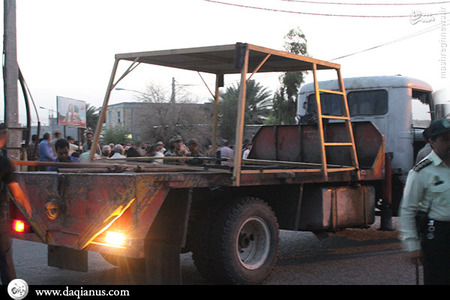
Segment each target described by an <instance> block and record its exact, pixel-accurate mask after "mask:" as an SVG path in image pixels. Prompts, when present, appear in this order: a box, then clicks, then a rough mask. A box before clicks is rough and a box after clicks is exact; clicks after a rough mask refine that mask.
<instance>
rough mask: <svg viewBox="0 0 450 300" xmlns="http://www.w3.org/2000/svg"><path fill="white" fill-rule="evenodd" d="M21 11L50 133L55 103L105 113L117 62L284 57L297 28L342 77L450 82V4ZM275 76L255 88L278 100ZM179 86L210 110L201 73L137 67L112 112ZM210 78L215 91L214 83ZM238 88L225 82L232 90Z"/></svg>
mask: <svg viewBox="0 0 450 300" xmlns="http://www.w3.org/2000/svg"><path fill="white" fill-rule="evenodd" d="M325 2H326V3H325ZM424 3H428V4H429V3H434V4H431V5H426V4H424ZM350 4H354V5H350ZM356 4H365V5H356ZM367 4H372V5H367ZM381 4H389V5H381ZM400 4H402V5H400ZM16 6H17V9H16V16H17V56H18V63H19V66H20V68H21V70H22V73H23V75H24V77H25V80H26V82H27V85H28V87H29V89H30V91H31V94H32V97H33V99H34V102H35V103H36V106H37V107H40V106H42V107H45V108H46V109H38V113H39V118H40V120H41V123H44V124H45V123H47V122H48V120H47V118H48V115H49V114H50V113H51V111H52V110H56V96H63V97H68V98H72V99H77V100H83V101H86V102H87V103H89V104H90V105H93V106H96V107H100V106H102V104H103V99H104V96H105V92H106V88H107V84H108V82H109V78H110V75H111V70H112V67H113V63H114V55H115V54H116V53H126V52H136V51H151V50H166V49H177V48H189V47H201V46H213V45H225V44H234V43H236V42H244V43H250V44H255V45H259V46H264V47H268V48H273V49H277V50H283V40H284V36H285V35H286V34H287V33H288V31H289V30H290V29H293V28H300V29H301V30H302V31H303V33H304V34H305V36H306V39H307V44H308V52H309V55H310V56H312V57H314V58H318V59H323V60H330V61H332V62H335V63H339V64H341V66H342V74H343V76H344V77H354V76H373V75H397V74H401V75H405V76H410V77H414V78H418V79H421V80H423V81H426V82H427V83H429V84H430V85H431V86H432V87H433V89H434V90H439V89H442V88H445V87H447V86H449V82H450V61H447V59H448V58H447V57H448V54H449V50H448V48H447V43H448V41H449V40H450V32H449V30H448V29H449V26H448V25H449V24H450V1H432V0H428V1H427V0H409V1H408V0H393V1H387V0H368V1H363V0H310V1H302V0H290V1H288V0H221V1H219V0H217V1H215V0H208V1H206V0H163V1H157V0H152V1H148V0H76V1H75V0H16ZM1 10H2V13H3V7H1ZM430 14H431V15H430ZM2 15H3V14H2ZM2 26H3V25H1V27H2ZM2 30H3V28H2ZM369 49H370V50H369ZM343 56H344V57H343ZM339 57H343V58H340V59H336V58H339ZM126 67H128V65H127V64H126V63H122V64H121V68H126ZM447 69H448V70H447ZM278 76H279V74H261V75H258V76H254V77H253V78H254V79H255V80H257V81H259V82H260V83H261V84H262V85H263V86H267V87H268V89H269V90H271V91H274V90H276V89H277V87H279V80H278ZM327 76H328V75H327ZM173 77H174V78H175V80H176V82H177V83H178V84H180V85H182V86H185V89H186V90H187V91H188V92H189V93H192V94H194V95H196V97H198V101H199V102H206V101H208V100H209V98H210V94H209V92H208V90H207V88H206V87H204V85H203V83H202V80H201V78H200V77H199V76H198V74H197V73H194V72H187V71H180V70H176V69H169V68H162V67H148V66H139V67H138V68H137V69H136V70H135V71H133V73H131V74H130V75H129V76H128V77H127V78H125V79H124V80H123V81H122V82H121V83H120V84H119V85H118V87H120V88H123V89H126V90H122V91H113V94H112V96H111V100H110V104H113V103H119V102H126V101H135V100H136V96H138V94H139V93H138V92H144V91H145V89H146V86H147V85H149V84H157V85H159V86H162V87H164V88H166V89H167V90H170V88H171V83H172V78H173ZM204 78H205V80H206V82H207V84H208V85H209V86H210V88H211V89H212V90H213V87H214V77H212V76H208V75H205V77H204ZM320 79H330V78H320ZM311 80H312V79H311V76H310V75H308V76H307V79H306V83H308V82H311ZM235 83H236V79H233V78H231V79H227V77H225V84H226V85H229V84H235ZM127 90H128V91H127ZM130 90H134V91H138V92H132V91H130ZM21 105H22V104H21ZM0 109H1V111H2V112H3V101H2V102H1V103H0ZM20 110H21V112H20V114H21V121H22V122H24V120H25V119H24V117H23V116H24V115H25V114H24V109H23V108H22V107H21V108H20ZM1 119H3V114H0V120H1ZM33 121H34V122H35V121H36V117H35V116H34V114H33Z"/></svg>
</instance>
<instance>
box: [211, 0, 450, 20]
mask: <svg viewBox="0 0 450 300" xmlns="http://www.w3.org/2000/svg"><path fill="white" fill-rule="evenodd" d="M203 1H206V2H210V3H215V4H221V5H228V6H235V7H240V8H248V9H256V10H263V11H271V12H279V13H289V14H299V15H310V16H321V17H344V18H410V17H411V15H410V14H408V15H350V14H348V15H347V14H330V13H315V12H302V11H292V10H284V9H276V8H268V7H259V6H250V5H243V4H236V3H229V2H223V1H217V0H203ZM448 14H450V12H439V13H430V14H426V15H427V16H442V15H448Z"/></svg>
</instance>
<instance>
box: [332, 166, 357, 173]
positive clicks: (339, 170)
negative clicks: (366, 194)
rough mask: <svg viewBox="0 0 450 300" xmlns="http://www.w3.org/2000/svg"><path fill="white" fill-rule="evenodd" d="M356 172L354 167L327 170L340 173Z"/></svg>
mask: <svg viewBox="0 0 450 300" xmlns="http://www.w3.org/2000/svg"><path fill="white" fill-rule="evenodd" d="M353 170H356V168H355V167H342V168H337V169H330V168H329V169H328V172H342V171H353Z"/></svg>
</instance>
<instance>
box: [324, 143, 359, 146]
mask: <svg viewBox="0 0 450 300" xmlns="http://www.w3.org/2000/svg"><path fill="white" fill-rule="evenodd" d="M323 145H324V146H353V144H352V143H324V144H323Z"/></svg>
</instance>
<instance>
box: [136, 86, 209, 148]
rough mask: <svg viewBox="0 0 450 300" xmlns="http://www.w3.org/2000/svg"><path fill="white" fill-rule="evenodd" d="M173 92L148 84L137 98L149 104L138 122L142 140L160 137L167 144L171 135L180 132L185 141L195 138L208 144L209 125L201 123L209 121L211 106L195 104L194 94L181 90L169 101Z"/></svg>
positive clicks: (152, 139) (156, 139) (153, 140)
mask: <svg viewBox="0 0 450 300" xmlns="http://www.w3.org/2000/svg"><path fill="white" fill-rule="evenodd" d="M172 95H173V93H172V92H169V91H167V90H166V89H164V88H162V87H161V86H158V85H155V84H151V83H150V84H148V85H147V86H146V90H145V92H144V93H142V94H141V95H140V96H139V100H140V101H142V102H145V103H148V104H149V105H148V108H147V109H146V110H145V111H142V114H141V116H140V117H139V123H141V124H143V126H142V135H143V137H142V139H143V140H146V141H150V142H156V141H159V140H161V141H164V142H165V143H166V144H167V145H168V144H169V140H170V139H171V138H173V137H174V136H177V135H180V136H181V137H182V138H183V140H184V141H186V140H187V139H189V138H197V139H198V140H199V142H200V143H201V144H202V145H204V146H207V145H208V143H210V141H209V140H208V139H207V137H208V132H211V127H208V128H207V127H205V126H203V124H204V123H210V122H209V119H210V115H211V112H210V111H209V107H210V106H206V105H202V104H197V103H195V100H194V99H193V96H192V95H190V94H189V93H187V92H185V91H183V90H177V91H176V103H174V102H173V101H171V99H172ZM205 119H206V122H205Z"/></svg>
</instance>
